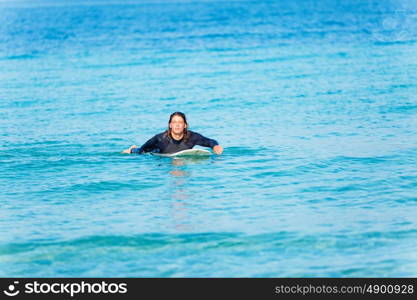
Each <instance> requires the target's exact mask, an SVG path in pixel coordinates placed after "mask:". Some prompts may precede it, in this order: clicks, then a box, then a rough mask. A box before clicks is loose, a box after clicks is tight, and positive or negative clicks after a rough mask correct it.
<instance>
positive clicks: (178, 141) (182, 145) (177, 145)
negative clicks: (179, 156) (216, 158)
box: [122, 111, 223, 154]
mask: <svg viewBox="0 0 417 300" xmlns="http://www.w3.org/2000/svg"><path fill="white" fill-rule="evenodd" d="M195 145H199V146H203V147H210V148H212V149H213V152H214V153H216V154H222V152H223V147H222V146H220V145H219V143H217V141H216V140H212V139H209V138H206V137H204V136H202V135H201V134H199V133H197V132H194V131H191V130H188V123H187V118H186V117H185V115H184V114H183V113H182V112H178V111H177V112H174V113H173V114H171V116H170V117H169V122H168V129H167V130H166V131H165V132H162V133H159V134H157V135H155V136H154V137H153V138H151V139H150V140H148V141H147V142H146V143H145V144H143V146H142V147H140V148H139V147H138V146H136V145H133V146H131V147H129V148H128V149H126V150H124V151H123V152H122V153H137V154H142V153H145V152H157V153H175V152H178V151H182V150H187V149H192V148H193V147H194V146H195Z"/></svg>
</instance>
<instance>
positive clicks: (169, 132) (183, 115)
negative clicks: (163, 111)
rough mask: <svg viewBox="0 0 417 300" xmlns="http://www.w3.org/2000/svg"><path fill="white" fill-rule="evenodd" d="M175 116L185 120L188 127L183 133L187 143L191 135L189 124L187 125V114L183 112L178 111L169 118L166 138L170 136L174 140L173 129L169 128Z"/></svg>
mask: <svg viewBox="0 0 417 300" xmlns="http://www.w3.org/2000/svg"><path fill="white" fill-rule="evenodd" d="M175 116H179V117H181V118H182V119H183V120H184V123H185V125H187V127H185V128H184V131H183V133H184V137H183V140H184V142H186V141H187V140H188V138H189V137H190V133H189V132H188V123H187V118H186V117H185V114H184V113H182V112H180V111H176V112H174V113H172V114H171V115H170V116H169V121H168V129H167V130H166V131H165V133H164V135H165V136H169V137H171V138H172V135H171V128H169V124H170V123H171V121H172V118H173V117H175Z"/></svg>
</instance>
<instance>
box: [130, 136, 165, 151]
mask: <svg viewBox="0 0 417 300" xmlns="http://www.w3.org/2000/svg"><path fill="white" fill-rule="evenodd" d="M156 148H158V135H155V136H154V137H153V138H151V139H150V140H148V141H147V142H146V143H145V144H143V145H142V147H140V148H138V147H136V148H132V149H131V150H130V153H137V154H142V153H144V152H151V151H153V150H155V149H156Z"/></svg>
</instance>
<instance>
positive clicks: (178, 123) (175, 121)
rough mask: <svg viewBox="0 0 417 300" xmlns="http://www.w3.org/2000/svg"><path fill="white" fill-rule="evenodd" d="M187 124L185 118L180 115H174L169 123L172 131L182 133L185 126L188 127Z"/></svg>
mask: <svg viewBox="0 0 417 300" xmlns="http://www.w3.org/2000/svg"><path fill="white" fill-rule="evenodd" d="M186 127H187V125H186V124H185V122H184V119H183V118H182V117H180V116H174V117H173V118H172V119H171V123H169V128H171V132H172V133H174V134H177V135H179V134H182V133H183V132H184V128H186Z"/></svg>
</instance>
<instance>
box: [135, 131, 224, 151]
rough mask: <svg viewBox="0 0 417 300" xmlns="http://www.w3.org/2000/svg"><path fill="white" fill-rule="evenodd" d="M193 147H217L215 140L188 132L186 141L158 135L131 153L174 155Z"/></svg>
mask: <svg viewBox="0 0 417 300" xmlns="http://www.w3.org/2000/svg"><path fill="white" fill-rule="evenodd" d="M195 145H199V146H203V147H210V148H213V147H214V146H216V145H218V143H217V141H216V140H212V139H209V138H206V137H204V136H202V135H201V134H199V133H197V132H193V131H191V130H189V131H188V139H187V140H186V141H185V140H184V137H183V138H182V139H181V140H175V139H173V138H172V137H170V136H168V135H167V134H165V133H164V132H163V133H159V134H157V135H155V136H154V137H153V138H151V139H150V140H149V141H147V142H146V143H145V144H143V146H142V147H140V148H134V149H132V151H131V153H138V154H141V153H144V152H157V153H175V152H178V151H182V150H187V149H192V148H193V147H194V146H195Z"/></svg>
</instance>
